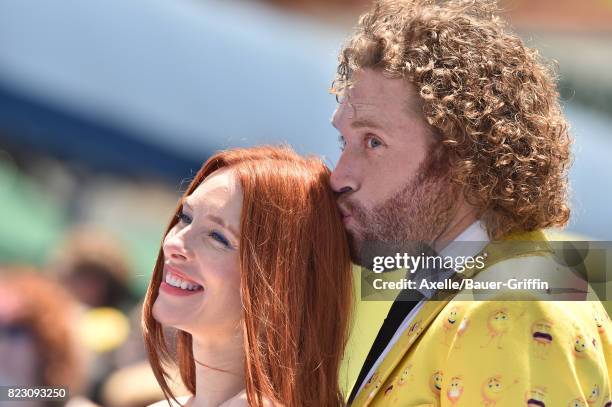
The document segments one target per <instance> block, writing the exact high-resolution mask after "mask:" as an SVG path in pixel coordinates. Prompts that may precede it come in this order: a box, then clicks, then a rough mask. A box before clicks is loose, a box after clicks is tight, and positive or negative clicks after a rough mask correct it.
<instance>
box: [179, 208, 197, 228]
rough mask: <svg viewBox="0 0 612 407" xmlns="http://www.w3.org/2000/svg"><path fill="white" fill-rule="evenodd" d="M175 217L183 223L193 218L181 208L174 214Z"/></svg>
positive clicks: (187, 222)
mask: <svg viewBox="0 0 612 407" xmlns="http://www.w3.org/2000/svg"><path fill="white" fill-rule="evenodd" d="M176 217H177V218H178V220H179V222H182V223H185V224H187V225H188V224H190V223H191V221H192V220H193V219H191V216H189V215H187V214H186V213H185V212H183V211H182V210H181V211H180V212H179V213H178V214H177V215H176Z"/></svg>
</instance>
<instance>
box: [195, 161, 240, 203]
mask: <svg viewBox="0 0 612 407" xmlns="http://www.w3.org/2000/svg"><path fill="white" fill-rule="evenodd" d="M183 203H184V204H185V205H186V206H189V207H191V208H192V209H194V210H197V209H207V210H210V209H217V210H228V211H231V212H235V211H237V212H238V213H239V212H240V209H241V208H242V187H241V185H240V182H238V179H237V177H236V174H235V172H234V171H233V170H231V169H226V168H222V169H220V170H217V171H215V172H214V173H212V174H211V175H209V176H208V177H206V179H204V181H202V183H201V184H200V185H199V186H198V187H197V188H196V190H195V191H193V193H192V194H191V195H189V196H188V197H186V198H185V200H184V202H183Z"/></svg>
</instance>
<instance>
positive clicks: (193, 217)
mask: <svg viewBox="0 0 612 407" xmlns="http://www.w3.org/2000/svg"><path fill="white" fill-rule="evenodd" d="M241 211H242V188H241V186H240V183H239V182H238V181H237V180H236V177H235V174H234V173H233V171H232V170H229V169H221V170H218V171H215V172H214V173H213V174H211V175H210V176H209V177H207V178H206V179H205V180H204V181H203V182H202V183H201V184H200V186H198V188H197V189H196V190H195V191H194V192H193V193H192V194H191V195H190V196H189V197H187V198H186V199H185V200H184V203H183V210H182V212H181V213H180V214H179V222H178V223H177V224H176V225H175V226H174V227H173V228H172V229H171V230H170V231H169V232H168V234H167V235H166V238H165V239H164V243H163V246H162V248H163V252H164V261H165V262H164V270H163V280H162V283H161V286H160V288H159V295H158V297H157V299H156V300H155V303H154V305H153V316H154V317H155V319H156V320H157V321H159V322H160V323H161V324H163V325H168V326H172V327H175V328H178V329H181V330H183V331H186V332H188V333H191V334H192V335H195V336H201V335H203V336H208V335H209V334H215V335H222V336H223V334H232V333H235V332H236V328H237V327H238V325H239V324H238V323H239V321H240V318H241V316H242V303H241V298H240V268H239V264H238V257H239V256H238V254H239V250H238V244H239V242H240V235H239V232H240V213H241Z"/></svg>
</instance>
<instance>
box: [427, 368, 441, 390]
mask: <svg viewBox="0 0 612 407" xmlns="http://www.w3.org/2000/svg"><path fill="white" fill-rule="evenodd" d="M443 381H444V373H443V372H442V371H440V370H437V371H436V372H434V374H433V375H431V380H430V383H429V385H430V388H431V391H433V392H434V393H435V394H440V392H441V391H442V382H443Z"/></svg>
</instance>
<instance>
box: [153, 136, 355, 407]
mask: <svg viewBox="0 0 612 407" xmlns="http://www.w3.org/2000/svg"><path fill="white" fill-rule="evenodd" d="M220 168H231V169H232V170H233V171H234V172H235V174H236V176H237V178H238V180H239V181H240V183H241V186H242V189H243V194H244V198H243V204H242V205H243V206H242V216H241V221H240V222H241V226H240V227H241V233H240V236H241V237H240V248H239V252H240V253H239V258H240V260H239V262H240V273H241V297H242V303H243V308H244V309H243V321H242V327H243V335H244V354H245V377H246V393H247V399H248V403H249V405H257V406H261V405H262V404H263V401H264V399H267V400H270V401H272V402H274V403H279V404H282V405H283V406H286V407H302V406H338V405H342V404H343V396H342V394H341V392H340V390H339V388H338V375H339V366H340V361H341V358H342V353H343V350H344V346H345V343H346V339H347V335H348V324H349V317H350V310H351V306H352V279H351V271H350V267H351V266H350V257H349V252H348V246H347V242H346V236H345V232H344V227H343V224H342V221H341V217H340V214H339V212H338V209H337V207H336V203H335V197H334V194H333V192H332V190H331V189H330V187H329V176H330V171H329V169H328V168H327V167H326V166H325V165H324V164H323V163H322V162H321V161H320V160H319V159H315V158H303V157H300V156H299V155H297V154H296V153H295V152H293V150H291V149H290V148H288V147H268V146H265V147H257V148H249V149H234V150H229V151H223V152H220V153H218V154H216V155H214V156H212V157H211V158H210V159H209V160H208V161H207V162H206V163H205V164H204V165H203V167H202V168H201V169H200V171H199V172H198V173H197V175H196V176H195V178H194V179H193V180H192V182H191V184H190V185H189V187H188V188H187V191H186V192H185V193H184V194H183V198H184V197H187V196H189V195H190V194H192V193H193V192H194V191H195V189H196V188H197V187H198V186H199V185H200V184H201V183H202V181H203V180H204V179H205V178H206V177H208V176H209V175H211V174H212V173H213V172H214V171H216V170H218V169H220ZM180 210H181V201H179V204H178V206H177V209H176V211H175V212H176V214H178V213H179V211H180ZM176 222H177V218H176V216H173V217H172V220H171V221H170V224H169V225H168V228H167V229H166V234H167V233H168V232H169V231H170V229H171V228H172V227H173V226H174V225H175V224H176ZM163 263H164V255H163V251H162V249H161V248H160V250H159V253H158V256H157V263H156V264H155V268H154V270H153V276H152V279H151V282H150V284H149V288H148V290H147V294H146V298H145V302H144V307H143V329H144V339H145V344H146V347H147V351H148V354H149V360H150V362H151V365H152V368H153V372H154V373H155V376H156V378H157V381H158V382H159V384H160V386H161V388H162V390H163V392H164V395H165V397H166V399H168V400H169V399H170V398H173V399H175V397H174V394H172V391H171V390H170V387H169V385H168V382H167V380H166V378H167V374H166V371H165V369H164V367H163V364H165V363H168V362H170V363H172V362H173V358H172V356H171V352H170V350H169V346H168V344H167V342H166V340H165V337H164V334H163V331H162V326H161V324H160V323H159V322H157V321H156V320H155V319H154V318H153V315H152V308H153V303H154V302H155V299H156V298H157V295H158V290H159V285H160V283H161V280H162V272H163ZM175 352H176V360H177V361H178V367H179V370H180V374H181V379H182V381H183V383H184V384H185V386H186V387H187V389H189V390H190V391H191V392H192V393H195V363H194V359H193V351H192V338H191V335H190V334H188V333H186V332H184V331H179V332H178V336H177V341H176V349H175Z"/></svg>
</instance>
